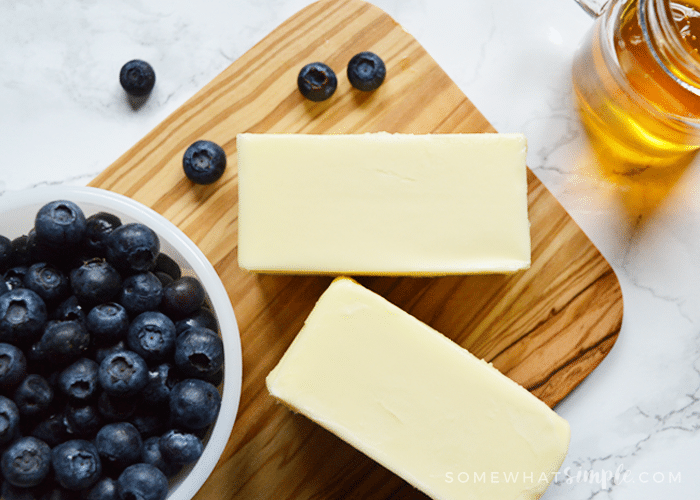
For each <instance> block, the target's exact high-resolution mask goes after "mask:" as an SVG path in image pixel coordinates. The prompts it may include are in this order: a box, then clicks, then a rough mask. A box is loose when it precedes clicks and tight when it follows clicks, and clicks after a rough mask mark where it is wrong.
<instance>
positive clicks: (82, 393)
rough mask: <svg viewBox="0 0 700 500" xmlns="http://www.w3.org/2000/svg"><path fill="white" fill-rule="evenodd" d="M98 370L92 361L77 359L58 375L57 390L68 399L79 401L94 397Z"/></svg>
mask: <svg viewBox="0 0 700 500" xmlns="http://www.w3.org/2000/svg"><path fill="white" fill-rule="evenodd" d="M98 368H99V365H98V364H97V362H95V361H93V360H92V359H88V358H81V359H79V360H78V361H76V362H75V363H73V364H71V365H70V366H68V367H67V368H65V369H64V370H63V371H62V372H61V373H60V374H59V376H58V388H59V390H60V391H61V392H62V393H63V394H65V395H66V396H68V397H69V398H71V399H74V400H79V401H85V400H87V399H90V398H92V397H93V396H96V394H97V389H98V383H97V370H98Z"/></svg>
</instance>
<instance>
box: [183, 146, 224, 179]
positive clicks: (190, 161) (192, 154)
mask: <svg viewBox="0 0 700 500" xmlns="http://www.w3.org/2000/svg"><path fill="white" fill-rule="evenodd" d="M182 168H183V170H184V171H185V175H186V176H187V178H188V179H189V180H191V181H192V182H194V183H195V184H212V183H214V182H216V181H218V180H219V179H220V178H221V176H222V175H224V170H226V152H225V151H224V149H223V148H222V147H221V146H219V145H218V144H216V143H215V142H212V141H206V140H199V141H195V142H193V143H192V144H191V145H190V146H189V147H188V148H187V149H186V150H185V154H184V155H183V156H182Z"/></svg>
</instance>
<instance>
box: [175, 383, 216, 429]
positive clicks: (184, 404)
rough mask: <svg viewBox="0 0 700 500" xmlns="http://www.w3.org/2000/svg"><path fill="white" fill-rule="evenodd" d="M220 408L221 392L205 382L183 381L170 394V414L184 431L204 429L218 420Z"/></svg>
mask: <svg viewBox="0 0 700 500" xmlns="http://www.w3.org/2000/svg"><path fill="white" fill-rule="evenodd" d="M220 408H221V395H220V394H219V391H218V390H217V389H216V387H214V385H213V384H210V383H209V382H206V381H204V380H200V379H186V380H183V381H182V382H179V383H178V384H177V385H176V386H175V387H173V389H172V391H171V392H170V414H171V416H172V418H173V421H174V422H175V424H176V425H179V426H181V427H182V428H183V429H187V430H190V431H196V430H199V429H204V428H205V427H207V426H208V425H210V424H212V423H213V422H214V421H215V420H216V417H217V416H218V415H219V409H220Z"/></svg>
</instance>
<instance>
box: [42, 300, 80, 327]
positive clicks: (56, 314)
mask: <svg viewBox="0 0 700 500" xmlns="http://www.w3.org/2000/svg"><path fill="white" fill-rule="evenodd" d="M50 317H51V319H56V320H61V321H72V320H75V321H79V322H80V323H85V319H86V317H85V309H83V306H81V305H80V302H79V301H78V297H76V296H75V295H71V296H70V297H68V298H67V299H66V300H64V301H63V302H61V303H60V304H59V305H58V306H56V308H55V309H54V310H53V312H52V313H51V316H50Z"/></svg>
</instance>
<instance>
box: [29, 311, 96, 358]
mask: <svg viewBox="0 0 700 500" xmlns="http://www.w3.org/2000/svg"><path fill="white" fill-rule="evenodd" d="M89 347H90V334H89V333H88V331H87V329H86V328H85V326H84V325H83V324H82V323H81V322H80V321H77V320H68V321H58V320H51V321H48V322H47V323H46V326H45V328H44V332H43V333H42V335H41V338H40V339H39V341H38V342H37V343H36V344H34V345H33V346H32V349H31V352H30V355H31V356H32V359H33V360H35V361H42V360H43V361H46V362H47V363H49V364H50V365H53V366H58V365H63V366H65V365H68V364H69V363H72V362H73V361H76V360H78V359H79V358H80V357H82V356H83V355H85V354H86V353H87V351H88V348H89Z"/></svg>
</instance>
